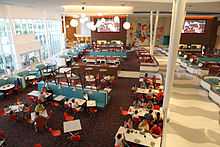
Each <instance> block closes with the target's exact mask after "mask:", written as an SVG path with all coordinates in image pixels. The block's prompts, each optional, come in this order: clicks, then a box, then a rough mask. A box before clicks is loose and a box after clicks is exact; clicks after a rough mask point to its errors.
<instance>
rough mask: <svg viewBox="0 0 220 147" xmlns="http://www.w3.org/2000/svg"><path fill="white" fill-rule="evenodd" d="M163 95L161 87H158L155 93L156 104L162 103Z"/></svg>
mask: <svg viewBox="0 0 220 147" xmlns="http://www.w3.org/2000/svg"><path fill="white" fill-rule="evenodd" d="M163 97H164V93H163V91H162V89H159V93H157V95H156V101H157V103H158V105H160V106H162V105H163Z"/></svg>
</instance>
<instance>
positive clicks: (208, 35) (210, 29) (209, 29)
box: [180, 16, 218, 49]
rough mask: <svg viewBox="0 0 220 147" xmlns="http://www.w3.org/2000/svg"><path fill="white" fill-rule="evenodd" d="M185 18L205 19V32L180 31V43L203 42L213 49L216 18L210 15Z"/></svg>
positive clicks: (216, 24)
mask: <svg viewBox="0 0 220 147" xmlns="http://www.w3.org/2000/svg"><path fill="white" fill-rule="evenodd" d="M186 19H191V20H196V19H198V20H201V19H205V20H207V25H206V28H205V33H201V34H198V33H182V34H181V41H180V43H181V44H203V45H206V46H207V47H208V49H213V48H214V47H215V42H216V37H217V35H216V34H217V33H216V32H217V26H218V22H217V18H216V17H212V16H188V17H186Z"/></svg>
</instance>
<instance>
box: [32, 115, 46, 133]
mask: <svg viewBox="0 0 220 147" xmlns="http://www.w3.org/2000/svg"><path fill="white" fill-rule="evenodd" d="M34 128H35V131H36V132H38V131H40V130H42V129H45V128H47V119H46V118H45V117H43V116H41V115H39V112H36V118H35V120H34Z"/></svg>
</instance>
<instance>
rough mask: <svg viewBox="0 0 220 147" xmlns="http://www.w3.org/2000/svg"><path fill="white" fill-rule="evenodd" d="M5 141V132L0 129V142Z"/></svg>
mask: <svg viewBox="0 0 220 147" xmlns="http://www.w3.org/2000/svg"><path fill="white" fill-rule="evenodd" d="M3 139H6V135H5V131H4V130H2V129H0V140H3Z"/></svg>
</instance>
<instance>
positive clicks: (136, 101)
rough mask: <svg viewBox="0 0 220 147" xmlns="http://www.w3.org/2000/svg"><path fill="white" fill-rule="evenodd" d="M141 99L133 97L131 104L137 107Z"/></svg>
mask: <svg viewBox="0 0 220 147" xmlns="http://www.w3.org/2000/svg"><path fill="white" fill-rule="evenodd" d="M141 103H142V102H141V101H140V100H139V99H135V100H134V101H133V103H132V105H133V106H134V107H139V106H141Z"/></svg>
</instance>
